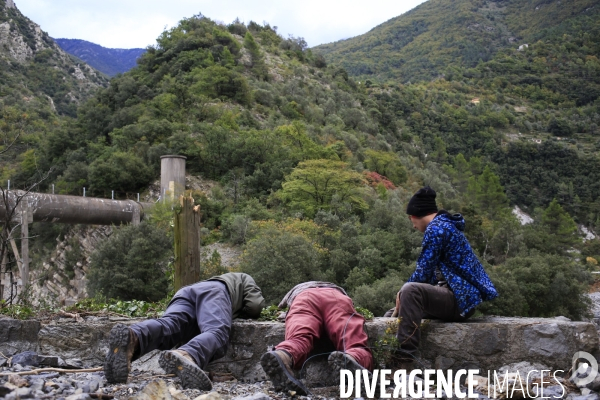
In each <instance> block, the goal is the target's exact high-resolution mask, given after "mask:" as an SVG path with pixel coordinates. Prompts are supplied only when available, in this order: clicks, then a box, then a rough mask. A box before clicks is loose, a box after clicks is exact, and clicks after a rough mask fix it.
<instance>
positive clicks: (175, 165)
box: [160, 155, 187, 201]
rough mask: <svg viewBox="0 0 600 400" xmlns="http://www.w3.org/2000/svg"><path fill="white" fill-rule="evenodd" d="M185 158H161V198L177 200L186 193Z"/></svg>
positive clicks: (171, 156) (172, 156)
mask: <svg viewBox="0 0 600 400" xmlns="http://www.w3.org/2000/svg"><path fill="white" fill-rule="evenodd" d="M186 159H187V157H184V156H175V155H169V156H162V157H161V158H160V196H161V199H162V200H163V201H165V199H177V198H179V196H180V195H182V194H183V192H184V191H185V160H186Z"/></svg>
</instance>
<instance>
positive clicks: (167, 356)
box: [158, 351, 212, 390]
mask: <svg viewBox="0 0 600 400" xmlns="http://www.w3.org/2000/svg"><path fill="white" fill-rule="evenodd" d="M158 364H159V365H160V367H161V368H162V369H164V370H165V371H166V372H167V374H175V375H177V377H178V378H179V379H181V385H182V386H183V387H184V388H185V389H198V390H211V389H212V382H211V381H210V379H209V377H208V375H206V373H205V372H204V371H202V369H201V368H200V367H199V366H197V365H196V364H194V363H193V362H191V361H190V360H188V359H187V358H185V357H183V356H182V355H180V354H177V353H175V352H173V351H163V352H161V353H160V357H159V359H158Z"/></svg>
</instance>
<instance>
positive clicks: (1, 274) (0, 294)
mask: <svg viewBox="0 0 600 400" xmlns="http://www.w3.org/2000/svg"><path fill="white" fill-rule="evenodd" d="M2 240H3V242H4V243H3V244H2V246H4V255H3V256H2V266H1V267H0V300H2V299H4V296H5V294H6V293H7V290H6V264H8V241H7V240H4V238H2Z"/></svg>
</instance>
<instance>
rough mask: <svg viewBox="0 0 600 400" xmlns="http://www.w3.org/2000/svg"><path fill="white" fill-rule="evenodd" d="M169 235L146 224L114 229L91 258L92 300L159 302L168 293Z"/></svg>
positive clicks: (89, 284) (171, 251) (171, 245)
mask: <svg viewBox="0 0 600 400" xmlns="http://www.w3.org/2000/svg"><path fill="white" fill-rule="evenodd" d="M172 248H173V243H172V241H171V240H170V239H169V238H168V236H167V234H166V233H165V232H164V231H163V230H160V229H157V228H155V227H153V226H152V225H150V224H149V223H147V222H142V223H141V224H140V225H138V226H133V225H128V226H125V227H122V228H118V229H117V228H115V233H114V234H113V235H112V236H111V237H110V238H109V239H107V240H106V241H105V242H103V243H101V244H100V246H98V249H97V250H96V251H95V252H94V253H93V254H92V258H91V262H90V272H89V274H88V290H89V292H90V295H91V296H95V295H97V294H101V295H102V296H103V297H105V298H115V299H120V300H144V301H158V300H160V299H162V298H163V297H165V296H166V294H167V293H168V292H169V282H168V279H167V275H166V274H165V272H166V271H165V270H166V267H167V263H168V260H169V257H170V256H172V254H173V250H172Z"/></svg>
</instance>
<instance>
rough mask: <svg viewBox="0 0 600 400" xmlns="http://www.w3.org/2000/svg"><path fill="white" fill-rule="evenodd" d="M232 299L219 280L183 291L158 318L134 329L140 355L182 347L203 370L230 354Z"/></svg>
mask: <svg viewBox="0 0 600 400" xmlns="http://www.w3.org/2000/svg"><path fill="white" fill-rule="evenodd" d="M231 319H232V310H231V297H230V296H229V293H228V291H227V286H225V284H224V283H222V282H218V281H202V282H198V283H195V284H193V285H189V286H186V287H184V288H181V289H180V290H179V291H178V292H177V293H176V294H175V296H174V297H173V299H172V300H171V302H170V303H169V305H168V306H167V310H166V311H165V313H164V314H163V316H162V317H160V318H158V319H149V320H146V321H143V322H140V323H137V324H134V325H132V326H131V329H132V330H133V332H134V333H135V334H136V335H137V337H138V340H139V344H140V354H139V355H140V356H142V355H144V354H146V353H149V352H151V351H152V350H155V349H159V350H170V349H172V348H173V347H175V346H177V345H178V344H180V343H185V344H184V345H183V346H181V347H179V349H180V350H184V351H186V352H187V353H189V354H190V356H192V357H193V358H194V360H195V361H196V363H197V364H198V366H199V367H200V368H205V367H206V366H207V365H208V363H209V362H210V361H212V360H216V359H218V358H221V357H223V356H224V355H225V353H226V352H227V346H228V344H229V333H230V332H231Z"/></svg>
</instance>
